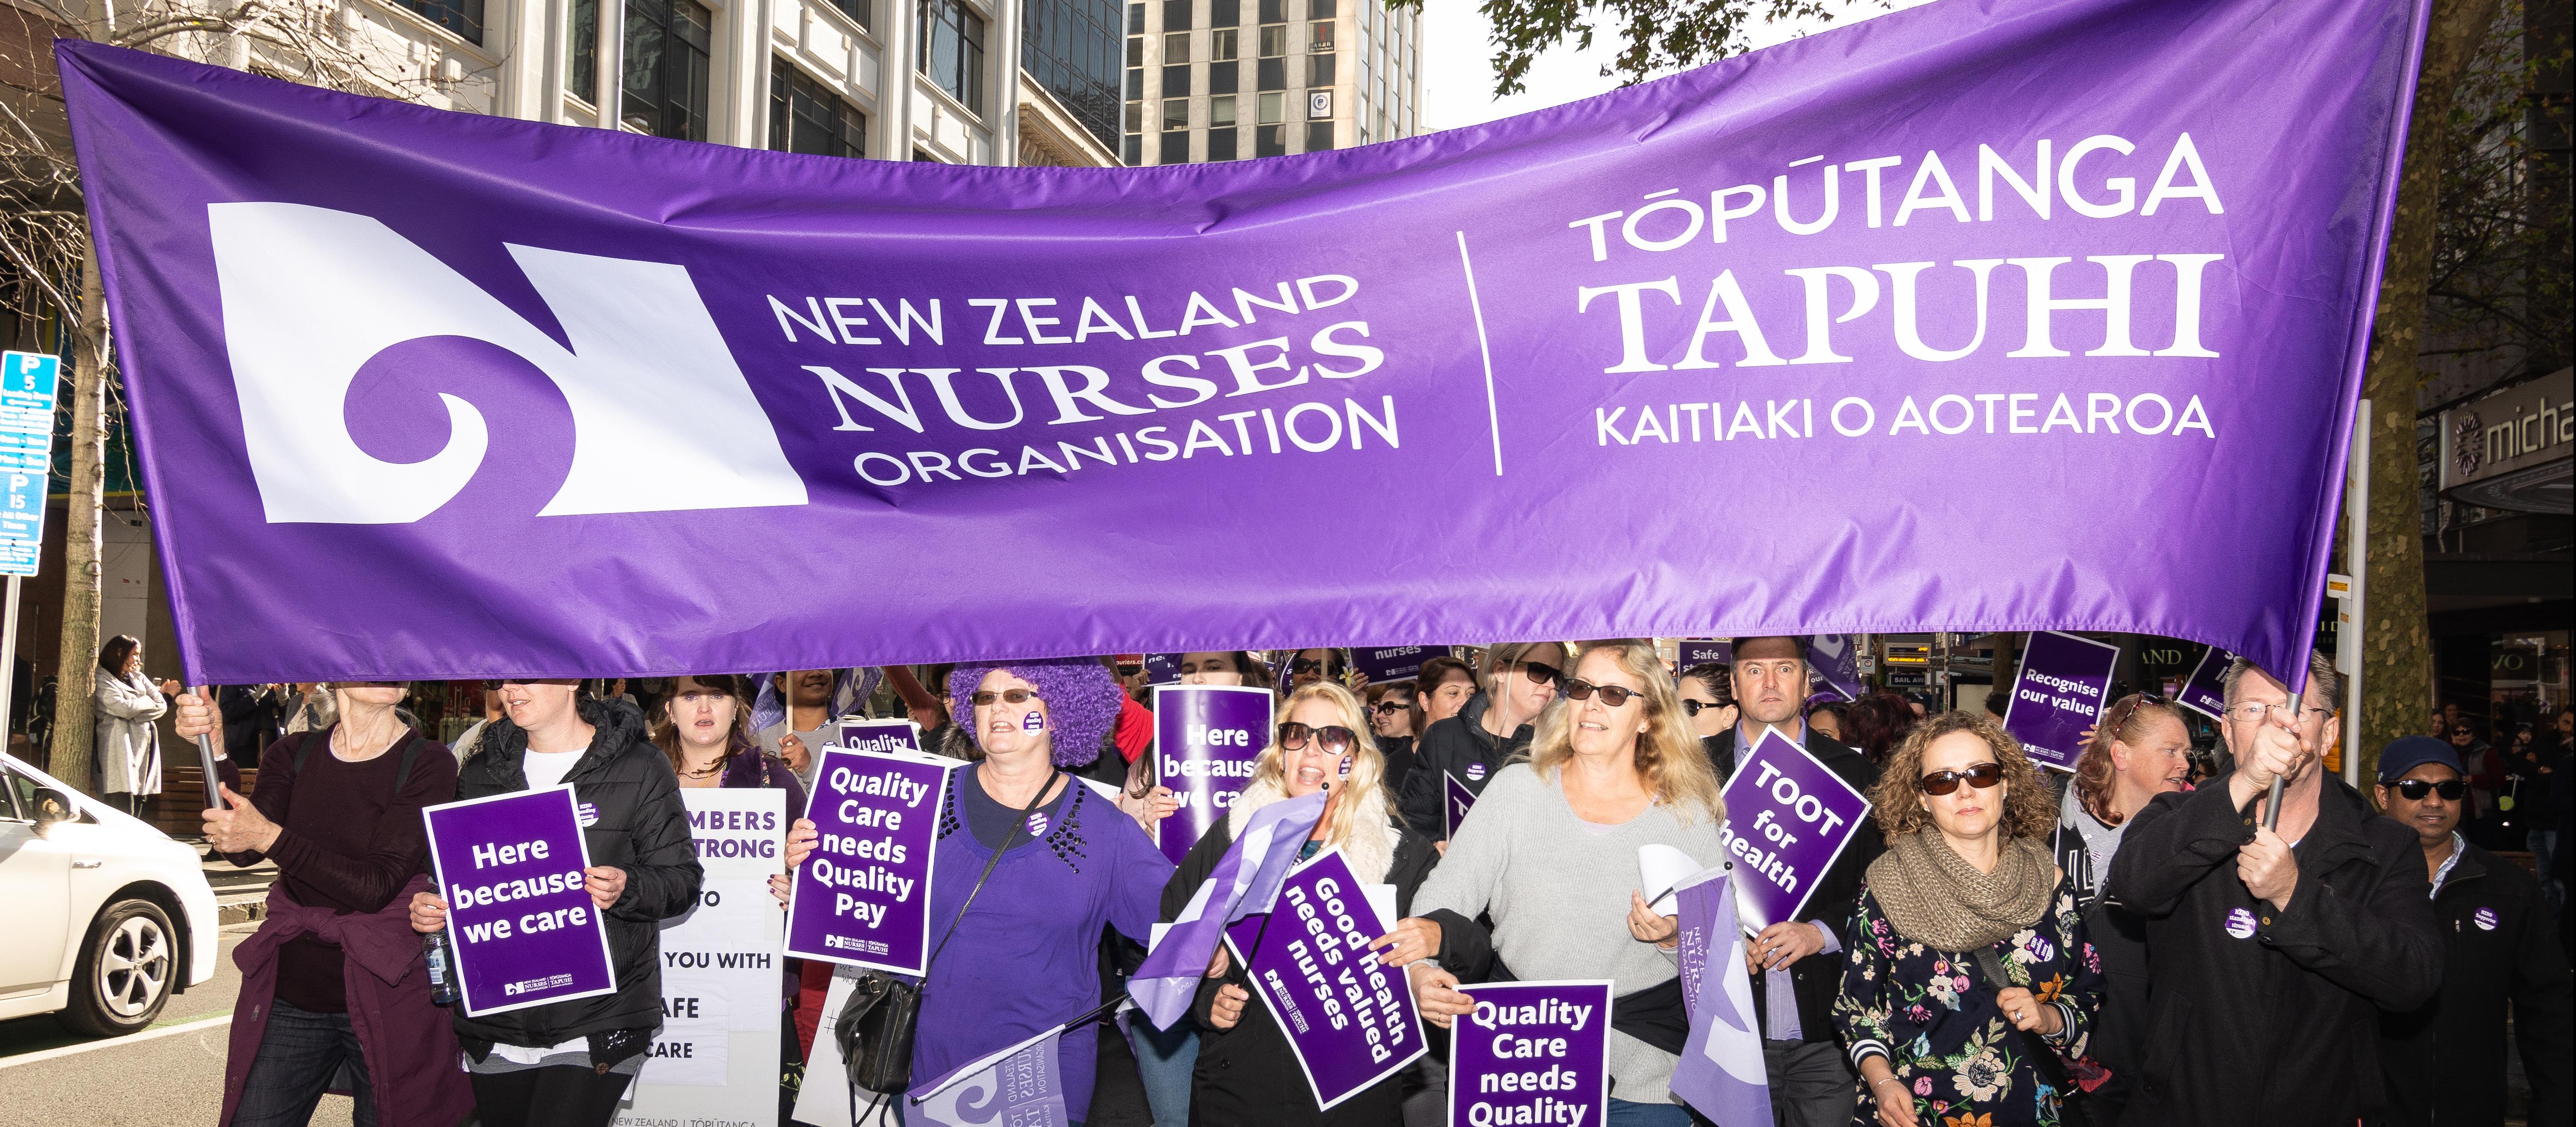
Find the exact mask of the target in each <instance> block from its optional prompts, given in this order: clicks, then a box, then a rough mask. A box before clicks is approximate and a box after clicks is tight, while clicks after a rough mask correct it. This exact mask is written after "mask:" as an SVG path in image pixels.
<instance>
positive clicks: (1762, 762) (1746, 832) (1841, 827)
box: [1717, 728, 1869, 931]
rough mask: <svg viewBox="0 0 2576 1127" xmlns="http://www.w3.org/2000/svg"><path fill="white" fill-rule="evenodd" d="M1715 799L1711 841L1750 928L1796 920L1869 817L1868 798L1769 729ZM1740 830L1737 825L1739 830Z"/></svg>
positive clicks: (1763, 731)
mask: <svg viewBox="0 0 2576 1127" xmlns="http://www.w3.org/2000/svg"><path fill="white" fill-rule="evenodd" d="M1720 797H1721V798H1722V799H1724V801H1725V803H1726V824H1725V825H1723V826H1720V827H1718V831H1717V833H1718V838H1719V839H1720V840H1721V841H1723V842H1724V843H1725V845H1726V853H1727V856H1729V857H1731V858H1733V859H1734V860H1735V862H1736V865H1735V881H1736V885H1735V888H1736V902H1737V905H1738V907H1739V908H1740V909H1741V913H1742V917H1743V920H1744V923H1745V925H1746V926H1747V927H1750V928H1752V929H1754V930H1756V931H1758V930H1760V929H1762V928H1766V927H1769V926H1771V925H1772V924H1775V923H1778V922H1780V921H1782V920H1790V919H1796V918H1797V917H1798V912H1799V911H1800V910H1801V909H1804V908H1805V907H1806V906H1807V898H1808V897H1809V896H1812V895H1814V894H1815V891H1816V882H1817V881H1819V880H1822V879H1823V878H1824V875H1825V873H1826V871H1827V870H1829V869H1832V868H1833V867H1834V859H1835V858H1837V857H1840V856H1842V853H1843V847H1844V846H1846V845H1849V844H1851V839H1852V835H1853V834H1854V833H1857V832H1859V830H1860V825H1861V820H1862V819H1864V818H1867V817H1869V799H1868V798H1867V797H1866V796H1864V795H1862V794H1861V793H1860V792H1859V791H1856V790H1853V789H1852V785H1851V784H1850V783H1847V782H1844V781H1843V778H1842V776H1840V775H1837V774H1834V773H1833V772H1831V771H1828V770H1826V769H1825V765H1824V764H1822V763H1818V762H1816V757H1815V756H1812V755H1809V754H1807V749H1805V748H1802V747H1799V746H1798V745H1796V744H1794V743H1791V742H1789V739H1788V737H1786V736H1783V735H1781V734H1780V730H1779V729H1777V728H1764V729H1763V730H1762V735H1761V737H1760V738H1759V739H1757V740H1756V741H1754V744H1753V751H1752V753H1751V754H1749V755H1740V756H1739V757H1738V758H1737V760H1736V764H1735V777H1734V778H1732V779H1729V780H1727V783H1726V789H1725V790H1724V791H1723V792H1721V794H1720ZM1739 827H1742V828H1739Z"/></svg>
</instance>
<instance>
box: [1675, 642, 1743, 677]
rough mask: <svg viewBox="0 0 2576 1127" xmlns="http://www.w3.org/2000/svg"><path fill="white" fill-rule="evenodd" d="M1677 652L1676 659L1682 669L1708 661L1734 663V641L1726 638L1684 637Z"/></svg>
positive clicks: (1724, 663) (1725, 663)
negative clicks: (1678, 654)
mask: <svg viewBox="0 0 2576 1127" xmlns="http://www.w3.org/2000/svg"><path fill="white" fill-rule="evenodd" d="M1679 652H1680V656H1679V658H1677V659H1676V660H1677V662H1678V664H1679V666H1680V668H1683V669H1688V668H1690V667H1691V666H1694V665H1705V664H1708V663H1709V662H1716V663H1717V664H1719V665H1733V664H1735V642H1734V641H1733V640H1732V639H1728V638H1714V639H1711V638H1684V639H1682V641H1681V648H1680V651H1679Z"/></svg>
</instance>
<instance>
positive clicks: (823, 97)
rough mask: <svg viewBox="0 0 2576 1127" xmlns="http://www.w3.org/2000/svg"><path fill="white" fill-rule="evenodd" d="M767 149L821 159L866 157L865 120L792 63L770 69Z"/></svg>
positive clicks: (780, 63)
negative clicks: (804, 154) (822, 157)
mask: <svg viewBox="0 0 2576 1127" xmlns="http://www.w3.org/2000/svg"><path fill="white" fill-rule="evenodd" d="M769 147H770V148H772V149H775V150H777V151H779V152H782V153H806V154H809V155H812V156H824V157H863V156H866V155H868V117H867V115H866V114H863V113H860V112H859V108H858V107H857V106H853V105H851V104H850V103H848V102H845V101H843V100H841V97H840V95H838V94H835V93H833V92H832V90H831V88H830V87H827V86H825V85H823V84H822V83H820V82H816V81H814V80H813V79H811V78H808V77H806V76H805V72H803V71H800V70H798V69H796V67H795V64H793V63H790V62H788V61H787V60H785V59H776V58H773V59H771V60H770V64H769Z"/></svg>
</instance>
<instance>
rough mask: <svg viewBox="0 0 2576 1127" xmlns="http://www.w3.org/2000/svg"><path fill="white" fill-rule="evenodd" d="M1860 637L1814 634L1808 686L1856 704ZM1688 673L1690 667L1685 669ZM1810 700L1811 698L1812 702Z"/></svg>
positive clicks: (1809, 641)
mask: <svg viewBox="0 0 2576 1127" xmlns="http://www.w3.org/2000/svg"><path fill="white" fill-rule="evenodd" d="M1859 643H1860V635H1858V634H1817V635H1814V636H1812V637H1809V638H1808V639H1807V668H1808V670H1810V671H1811V672H1812V674H1813V677H1814V679H1813V680H1812V681H1810V682H1809V685H1810V687H1811V688H1813V689H1814V690H1815V691H1816V692H1818V693H1825V692H1830V693H1832V694H1833V695H1835V696H1839V697H1841V698H1843V699H1844V700H1859V699H1860V693H1861V683H1860V645H1859ZM1683 668H1685V669H1687V668H1689V666H1684V667H1683ZM1811 699H1812V698H1811Z"/></svg>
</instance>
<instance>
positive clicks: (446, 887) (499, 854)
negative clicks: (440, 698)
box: [420, 784, 617, 1017]
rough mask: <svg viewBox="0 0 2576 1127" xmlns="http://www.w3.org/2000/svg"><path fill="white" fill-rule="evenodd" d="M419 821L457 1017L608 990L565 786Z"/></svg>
mask: <svg viewBox="0 0 2576 1127" xmlns="http://www.w3.org/2000/svg"><path fill="white" fill-rule="evenodd" d="M420 813H421V820H422V822H423V823H425V824H426V825H427V826H428V830H429V859H430V865H431V867H432V868H433V869H435V870H436V871H435V874H434V875H436V876H437V877H438V887H439V889H440V895H442V896H444V897H446V899H447V930H448V934H449V937H450V942H451V943H452V945H453V946H454V948H455V951H456V976H457V982H458V984H459V985H460V986H461V987H462V988H463V991H464V994H463V997H462V998H461V999H460V1001H459V1003H458V1004H459V1005H461V1006H463V1007H464V1010H465V1016H467V1017H482V1016H484V1015H485V1014H497V1013H506V1012H508V1011H511V1010H521V1009H526V1008H528V1007H530V1006H542V1005H545V1004H546V1003H548V1002H561V1001H567V1000H570V999H573V998H590V997H596V996H598V995H601V994H611V993H615V992H616V990H617V972H616V969H615V964H614V963H613V962H612V961H611V960H610V957H609V953H608V930H607V928H606V927H604V926H603V925H602V923H601V920H600V917H599V906H598V905H596V904H594V903H592V902H591V899H590V893H589V892H588V891H585V890H584V889H583V887H582V870H584V869H587V868H589V867H590V844H589V843H588V842H587V841H585V840H583V838H582V834H581V820H580V816H579V813H578V811H577V809H576V807H575V803H574V798H573V788H572V787H571V786H570V785H569V784H567V785H564V786H554V787H547V788H545V789H543V790H525V791H513V792H511V793H509V794H496V795H492V796H490V797H488V798H469V799H466V800H465V801H463V802H451V803H447V804H445V805H442V806H431V807H428V808H426V809H423V810H422V811H421V812H420Z"/></svg>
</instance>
